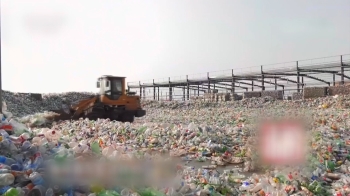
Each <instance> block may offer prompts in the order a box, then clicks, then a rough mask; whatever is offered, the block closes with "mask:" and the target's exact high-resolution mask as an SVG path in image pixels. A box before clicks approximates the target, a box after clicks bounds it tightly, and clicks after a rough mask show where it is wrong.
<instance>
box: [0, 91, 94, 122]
mask: <svg viewBox="0 0 350 196" xmlns="http://www.w3.org/2000/svg"><path fill="white" fill-rule="evenodd" d="M2 93H3V94H2V96H3V101H5V102H6V104H7V108H8V110H9V111H11V113H12V114H13V115H14V116H16V117H23V116H27V115H30V114H35V113H40V112H45V111H49V110H54V109H60V108H61V107H62V103H63V102H66V103H72V102H75V101H79V100H82V99H86V98H89V97H91V96H93V95H96V93H91V92H67V93H51V94H43V96H42V100H38V99H36V98H34V97H32V96H31V94H30V93H13V92H9V91H2Z"/></svg>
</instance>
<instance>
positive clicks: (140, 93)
mask: <svg viewBox="0 0 350 196" xmlns="http://www.w3.org/2000/svg"><path fill="white" fill-rule="evenodd" d="M139 86H140V99H142V87H141V81H139Z"/></svg>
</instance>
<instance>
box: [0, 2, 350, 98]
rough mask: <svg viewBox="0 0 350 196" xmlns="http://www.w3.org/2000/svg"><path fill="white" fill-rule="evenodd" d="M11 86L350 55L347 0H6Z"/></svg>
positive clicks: (62, 85)
mask: <svg viewBox="0 0 350 196" xmlns="http://www.w3.org/2000/svg"><path fill="white" fill-rule="evenodd" d="M1 23H2V24H1V34H2V35H1V37H2V40H1V45H2V49H1V50H2V76H3V78H2V82H3V89H5V90H11V91H20V92H38V93H44V92H62V91H96V88H95V81H96V79H97V77H99V76H100V75H104V74H109V75H120V76H126V77H127V80H128V81H129V82H130V81H138V80H146V79H152V78H165V77H168V76H179V75H186V74H195V73H202V72H207V71H215V70H223V69H231V68H241V67H251V66H258V65H261V64H269V63H278V62H285V61H293V60H299V59H307V58H315V57H323V56H331V55H340V54H349V53H350V1H349V0H332V1H330V0H288V1H287V0H255V1H252V0H240V1H238V0H139V1H133V0H125V1H120V0H103V1H97V0H73V1H63V0H60V1H55V0H49V1H48V0H40V1H39V0H38V1H36V0H31V1H28V0H2V1H1Z"/></svg>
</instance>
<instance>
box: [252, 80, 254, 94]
mask: <svg viewBox="0 0 350 196" xmlns="http://www.w3.org/2000/svg"><path fill="white" fill-rule="evenodd" d="M252 91H254V81H253V80H252Z"/></svg>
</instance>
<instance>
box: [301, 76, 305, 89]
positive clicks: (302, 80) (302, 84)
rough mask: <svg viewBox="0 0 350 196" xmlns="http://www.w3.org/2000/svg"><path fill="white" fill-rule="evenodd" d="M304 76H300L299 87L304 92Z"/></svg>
mask: <svg viewBox="0 0 350 196" xmlns="http://www.w3.org/2000/svg"><path fill="white" fill-rule="evenodd" d="M304 86H305V84H304V76H301V88H302V89H303V92H304Z"/></svg>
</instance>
